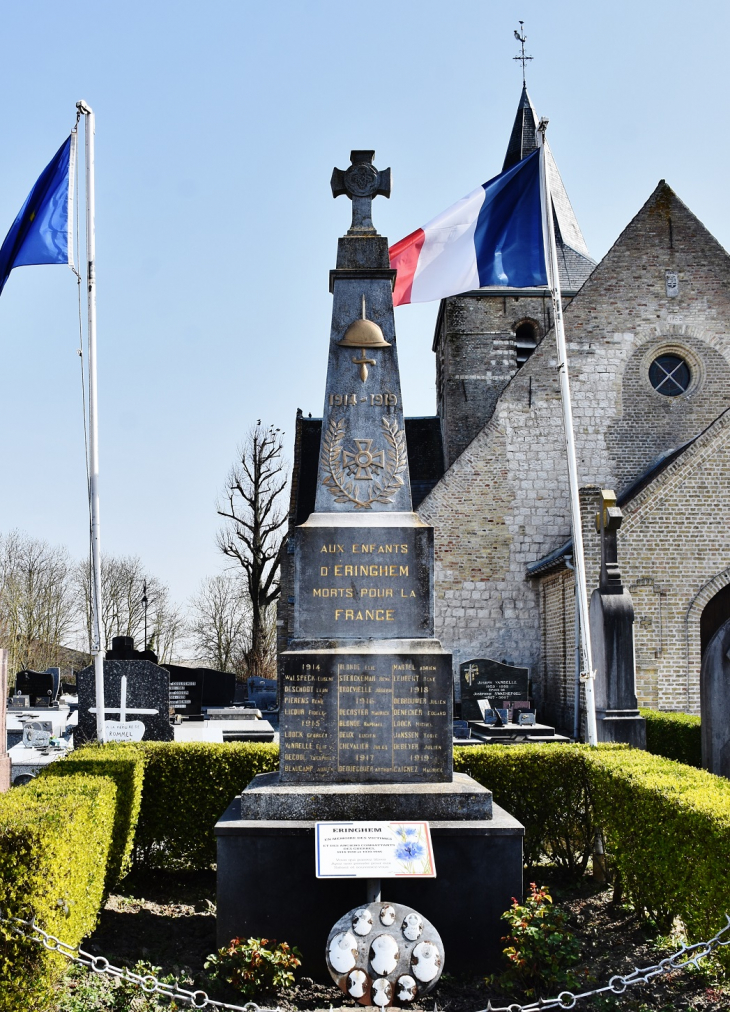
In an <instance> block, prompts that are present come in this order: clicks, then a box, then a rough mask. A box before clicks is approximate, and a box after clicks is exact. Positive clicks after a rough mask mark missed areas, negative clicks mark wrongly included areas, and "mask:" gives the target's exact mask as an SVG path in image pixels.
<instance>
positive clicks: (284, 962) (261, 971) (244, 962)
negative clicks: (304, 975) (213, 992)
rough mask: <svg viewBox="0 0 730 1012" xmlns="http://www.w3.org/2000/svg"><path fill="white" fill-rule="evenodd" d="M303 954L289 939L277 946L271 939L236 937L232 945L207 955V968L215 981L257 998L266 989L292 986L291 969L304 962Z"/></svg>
mask: <svg viewBox="0 0 730 1012" xmlns="http://www.w3.org/2000/svg"><path fill="white" fill-rule="evenodd" d="M300 955H301V953H300V952H299V949H297V948H296V947H295V948H291V947H290V946H289V945H288V944H287V943H286V942H281V943H280V944H279V945H277V944H276V942H275V941H271V942H270V941H269V939H268V938H249V939H247V940H246V941H244V939H243V938H234V939H233V941H232V942H231V944H230V945H226V946H224V947H223V948H222V949H219V950H218V952H217V953H215V954H214V955H212V956H208V958H207V960H206V961H205V969H206V971H207V975H208V978H209V980H211V981H212V982H213V983H217V984H230V985H231V986H232V987H234V988H235V989H236V990H237V991H240V992H241V994H243V995H246V996H247V997H252V998H255V997H256V996H257V995H259V994H261V993H262V992H265V991H275V990H278V989H279V988H281V987H292V985H293V984H294V974H293V973H292V971H293V970H296V969H297V967H299V966H301V965H302V961H301V959H299V956H300Z"/></svg>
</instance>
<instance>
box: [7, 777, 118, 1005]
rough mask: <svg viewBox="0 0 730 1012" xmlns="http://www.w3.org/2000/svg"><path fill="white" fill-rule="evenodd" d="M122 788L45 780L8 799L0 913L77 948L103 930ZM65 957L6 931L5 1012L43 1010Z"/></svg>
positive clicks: (91, 780) (102, 782)
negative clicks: (101, 913) (98, 921)
mask: <svg viewBox="0 0 730 1012" xmlns="http://www.w3.org/2000/svg"><path fill="white" fill-rule="evenodd" d="M116 794H117V789H116V787H115V785H114V784H113V783H112V781H111V780H109V778H107V777H90V776H77V777H63V778H60V777H59V778H50V777H49V778H43V779H38V780H36V781H34V782H33V783H32V784H29V785H28V786H27V787H22V788H13V789H12V790H10V791H8V792H7V793H6V794H2V795H0V910H2V913H3V915H9V916H11V917H20V918H22V919H24V920H31V919H32V918H35V919H36V921H37V923H38V925H39V926H40V927H41V928H43V929H44V930H45V931H49V932H51V934H54V935H56V936H58V937H59V938H61V939H62V940H63V941H64V942H68V943H69V944H71V945H76V944H78V943H79V942H80V941H81V939H82V938H84V937H85V936H86V935H88V934H89V933H90V932H91V931H92V930H93V928H94V925H95V924H96V919H97V916H98V913H99V908H100V906H101V903H102V898H103V893H104V882H105V878H106V871H107V863H108V859H109V852H110V845H111V840H112V833H113V825H114V820H115V815H116ZM66 965H67V964H66V960H65V959H63V957H61V956H58V955H55V954H53V953H51V952H50V951H48V950H47V949H45V948H42V947H41V946H39V945H38V944H37V943H33V942H29V941H25V940H24V939H21V938H19V937H18V936H17V935H15V934H14V933H13V932H12V931H11V930H10V929H9V928H8V926H7V925H5V924H0V1010H2V1012H11V1010H12V1012H16V1010H17V1009H26V1008H34V1009H41V1008H44V1007H47V1006H46V1004H45V1003H46V1002H47V1001H48V1000H49V994H50V989H51V986H52V983H53V981H54V979H55V978H56V976H57V975H58V974H60V973H61V972H62V971H63V969H64V968H65V966H66Z"/></svg>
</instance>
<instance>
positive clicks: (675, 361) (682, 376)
mask: <svg viewBox="0 0 730 1012" xmlns="http://www.w3.org/2000/svg"><path fill="white" fill-rule="evenodd" d="M691 378H692V374H691V372H690V369H689V366H688V365H687V363H686V362H685V360H684V359H683V358H680V356H679V355H658V356H657V358H655V359H654V361H653V362H652V363H651V365H650V366H649V382H650V383H651V385H652V386H653V387H654V389H655V390H656V392H657V393H658V394H663V395H664V396H665V397H678V396H679V394H683V393H684V392H685V391H686V390H687V388H688V387H689V384H690V380H691Z"/></svg>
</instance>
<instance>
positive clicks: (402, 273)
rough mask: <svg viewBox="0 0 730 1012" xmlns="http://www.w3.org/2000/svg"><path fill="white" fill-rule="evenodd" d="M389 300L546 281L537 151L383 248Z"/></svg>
mask: <svg viewBox="0 0 730 1012" xmlns="http://www.w3.org/2000/svg"><path fill="white" fill-rule="evenodd" d="M389 253H390V266H391V267H392V268H394V269H395V270H397V271H398V275H397V278H396V283H395V291H394V293H393V304H394V305H396V306H402V305H405V304H407V303H410V302H431V301H433V300H435V299H445V298H446V297H447V296H449V295H459V294H460V293H461V292H469V291H472V290H473V289H475V288H486V287H492V286H495V287H507V288H536V287H541V288H542V287H545V286H546V285H547V270H546V267H545V243H544V240H543V227H542V205H541V197H540V151H539V150H537V151H533V152H532V154H530V155H528V156H527V158H523V160H522V161H521V162H518V163H517V165H514V166H512V168H511V169H508V170H507V171H506V172H502V173H500V175H498V176H495V177H494V179H490V180H489V182H487V183H484V185H483V186H480V187H478V188H477V189H476V190H474V191H473V192H472V193H470V194H468V196H466V197H464V198H463V200H460V201H458V203H456V204H454V205H453V206H452V207H450V208H449V209H448V210H447V211H443V212H442V213H441V214H439V215H438V216H437V217H436V218H433V219H432V220H431V221H430V222H429V223H428V224H427V225H424V226H423V228H419V229H418V230H417V231H416V232H412V233H411V235H409V236H406V238H405V239H401V241H400V242H398V243H396V244H395V246H391V247H390V250H389Z"/></svg>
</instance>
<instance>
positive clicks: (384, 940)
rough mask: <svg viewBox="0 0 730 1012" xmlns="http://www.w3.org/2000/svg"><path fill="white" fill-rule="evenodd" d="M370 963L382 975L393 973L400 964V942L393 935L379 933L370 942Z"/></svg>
mask: <svg viewBox="0 0 730 1012" xmlns="http://www.w3.org/2000/svg"><path fill="white" fill-rule="evenodd" d="M370 964H371V966H372V968H373V970H375V972H376V973H377V974H378V975H380V976H383V977H385V976H387V975H388V974H389V973H392V972H393V970H395V968H396V966H397V965H398V943H397V942H396V940H395V938H393V936H392V935H377V936H376V937H375V938H374V939H373V940H372V942H371V943H370Z"/></svg>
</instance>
